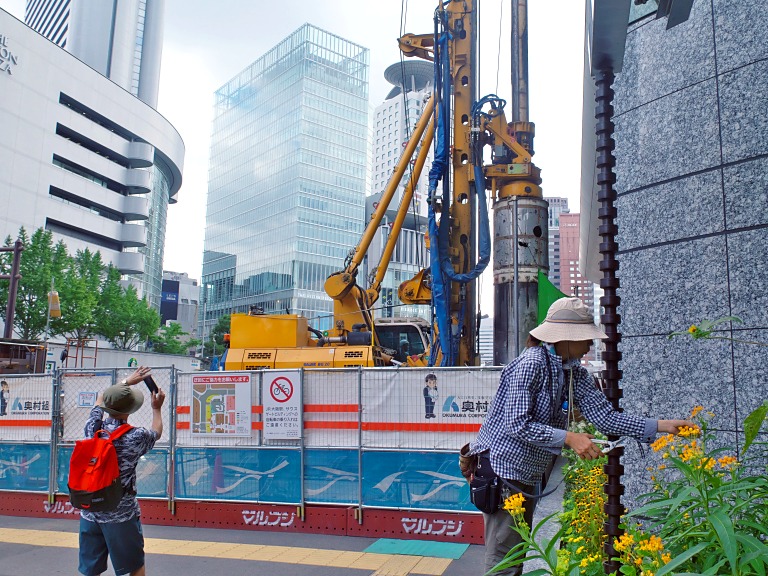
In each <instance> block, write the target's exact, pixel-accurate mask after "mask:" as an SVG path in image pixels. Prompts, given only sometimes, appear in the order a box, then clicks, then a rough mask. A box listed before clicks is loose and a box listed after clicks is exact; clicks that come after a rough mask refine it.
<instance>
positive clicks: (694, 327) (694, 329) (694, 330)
mask: <svg viewBox="0 0 768 576" xmlns="http://www.w3.org/2000/svg"><path fill="white" fill-rule="evenodd" d="M697 330H698V328H697V327H696V324H691V327H690V328H688V332H690V333H691V334H696V331H697Z"/></svg>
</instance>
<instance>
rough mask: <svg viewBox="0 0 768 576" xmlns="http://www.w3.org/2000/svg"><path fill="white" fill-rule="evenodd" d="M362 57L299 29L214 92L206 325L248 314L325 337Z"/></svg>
mask: <svg viewBox="0 0 768 576" xmlns="http://www.w3.org/2000/svg"><path fill="white" fill-rule="evenodd" d="M368 71H369V52H368V49H366V48H363V47H361V46H358V45H356V44H353V43H351V42H349V41H347V40H344V39H343V38H340V37H338V36H335V35H333V34H330V33H328V32H325V31H323V30H320V29H318V28H315V27H314V26H311V25H309V24H305V25H304V26H302V27H301V28H299V29H298V30H297V31H296V32H294V33H293V34H291V35H290V36H289V37H288V38H286V39H285V40H283V41H282V42H281V43H280V44H278V45H277V46H275V47H274V48H273V49H272V50H270V51H269V52H267V53H266V54H265V55H264V56H262V57H261V58H259V59H258V60H257V61H256V62H254V63H253V64H251V65H250V66H249V67H248V68H246V69H245V70H243V71H242V72H241V73H240V74H238V75H237V76H235V77H234V78H233V79H232V80H230V81H229V82H228V83H227V84H225V85H224V86H222V87H221V88H220V89H219V90H218V91H217V92H216V95H215V110H214V120H213V131H212V136H211V155H210V173H209V189H208V206H207V214H206V230H205V248H204V253H203V281H202V290H203V294H202V297H201V302H204V308H205V313H204V314H205V318H206V325H207V326H210V325H212V324H214V323H215V322H216V319H217V318H218V317H220V316H222V315H224V314H228V313H230V312H247V311H248V309H249V308H250V307H251V306H254V305H255V306H258V307H260V308H262V309H263V310H264V311H265V312H268V313H269V312H277V311H281V312H285V311H286V310H287V311H289V312H290V313H292V314H302V315H304V316H306V317H307V318H309V319H310V322H309V323H310V325H311V326H312V327H314V328H318V329H327V328H330V327H331V324H332V311H333V305H332V301H331V299H330V298H329V297H328V296H327V295H326V294H325V291H324V290H323V285H324V283H325V279H326V278H327V277H328V276H329V275H330V274H331V273H332V272H335V271H337V270H340V269H342V268H343V266H344V260H345V258H346V256H347V254H348V253H349V251H350V249H352V248H354V247H355V246H356V244H357V243H358V241H359V239H360V236H361V234H362V231H363V224H364V223H363V218H364V209H365V183H366V168H367V166H366V162H367V154H366V145H367V131H368Z"/></svg>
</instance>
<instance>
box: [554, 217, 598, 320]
mask: <svg viewBox="0 0 768 576" xmlns="http://www.w3.org/2000/svg"><path fill="white" fill-rule="evenodd" d="M580 218H581V215H580V214H579V213H575V214H565V213H562V214H560V250H561V254H560V290H561V291H562V292H564V293H565V294H567V295H568V296H576V297H578V298H580V299H581V300H582V301H583V302H584V304H585V305H586V306H587V307H588V308H590V309H591V308H592V306H593V304H594V290H593V285H592V282H590V281H589V280H587V279H586V278H584V277H583V276H582V275H581V272H579V228H580Z"/></svg>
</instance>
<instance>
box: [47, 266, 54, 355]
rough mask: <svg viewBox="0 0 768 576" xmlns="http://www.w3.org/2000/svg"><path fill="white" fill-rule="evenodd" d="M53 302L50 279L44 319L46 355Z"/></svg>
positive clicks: (49, 337)
mask: <svg viewBox="0 0 768 576" xmlns="http://www.w3.org/2000/svg"><path fill="white" fill-rule="evenodd" d="M52 300H53V277H51V291H50V292H49V293H48V317H47V318H46V319H45V350H46V354H47V353H48V340H50V339H51V301H52Z"/></svg>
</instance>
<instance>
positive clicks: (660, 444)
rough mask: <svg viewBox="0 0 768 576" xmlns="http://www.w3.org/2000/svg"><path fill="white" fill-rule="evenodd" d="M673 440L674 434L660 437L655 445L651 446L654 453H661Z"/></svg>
mask: <svg viewBox="0 0 768 576" xmlns="http://www.w3.org/2000/svg"><path fill="white" fill-rule="evenodd" d="M673 438H674V436H673V435H672V434H666V435H664V436H660V437H659V438H657V439H656V440H655V441H654V442H653V444H651V448H653V451H654V452H660V451H661V450H663V449H664V448H666V447H667V444H669V443H670V442H671V441H672V439H673Z"/></svg>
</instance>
